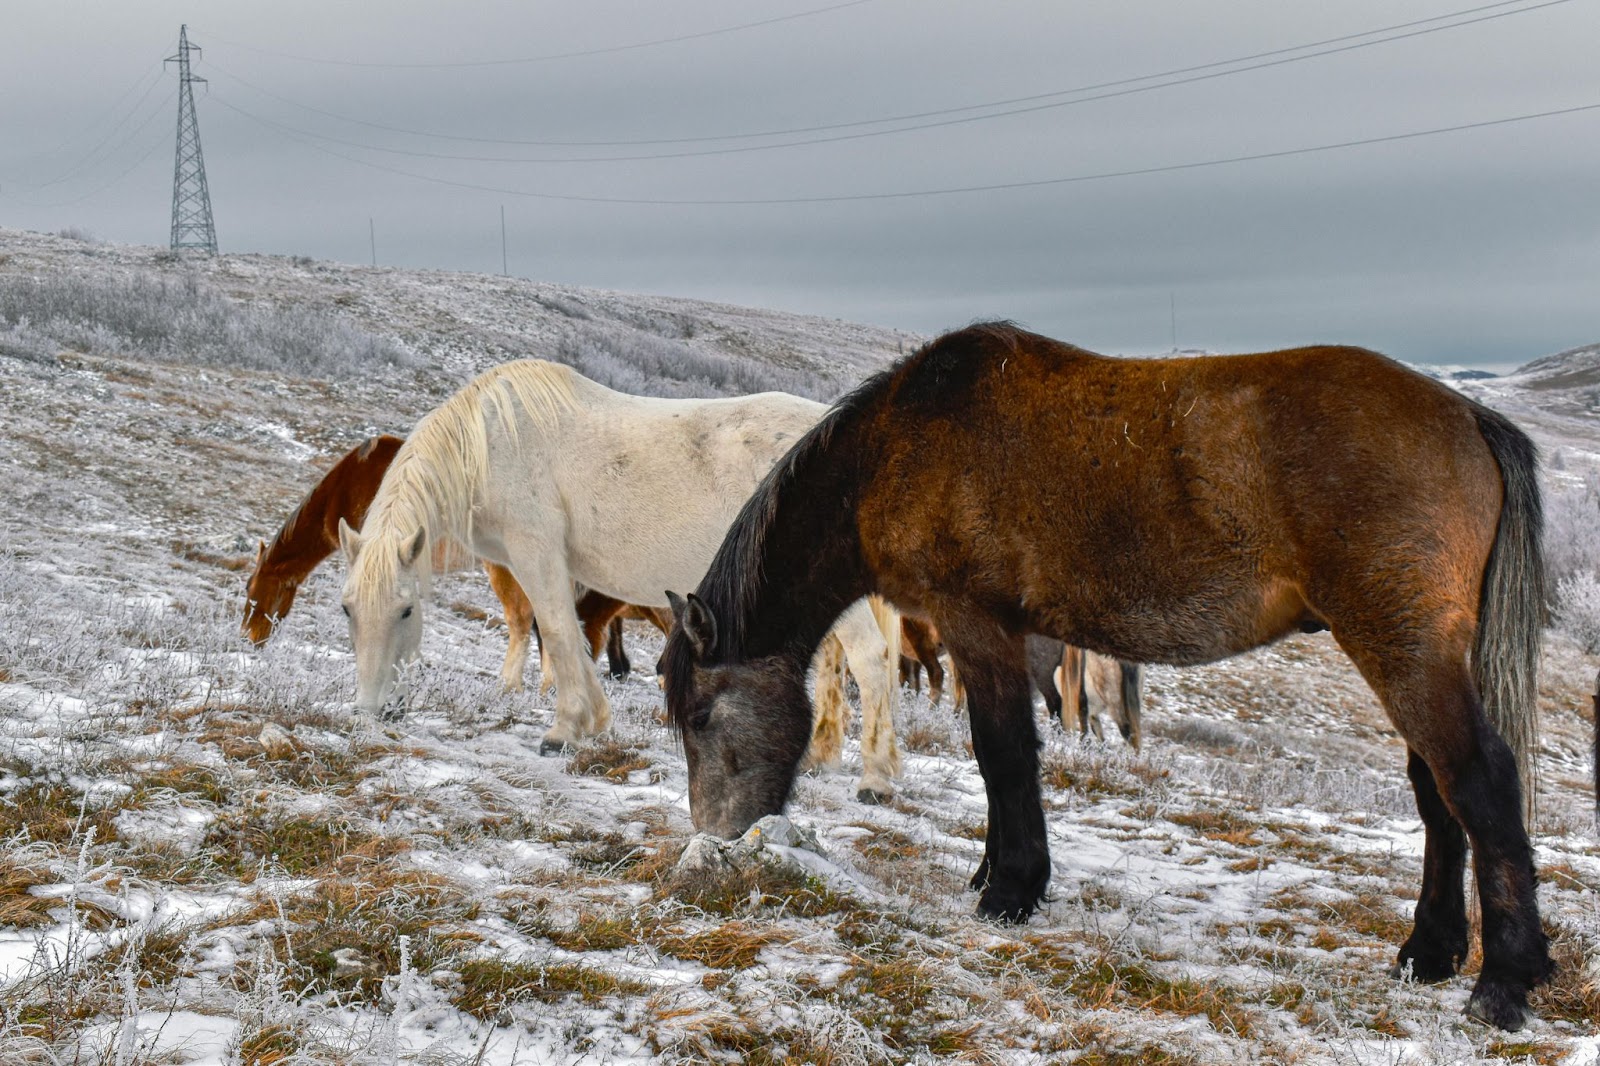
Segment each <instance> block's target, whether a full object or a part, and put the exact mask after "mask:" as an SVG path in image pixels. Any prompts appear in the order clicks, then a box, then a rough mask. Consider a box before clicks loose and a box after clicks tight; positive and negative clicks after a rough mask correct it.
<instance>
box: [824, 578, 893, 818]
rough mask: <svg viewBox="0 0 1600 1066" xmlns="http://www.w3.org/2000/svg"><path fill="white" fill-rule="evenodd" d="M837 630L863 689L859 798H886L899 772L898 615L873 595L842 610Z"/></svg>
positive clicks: (864, 800)
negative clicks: (896, 718) (896, 730)
mask: <svg viewBox="0 0 1600 1066" xmlns="http://www.w3.org/2000/svg"><path fill="white" fill-rule="evenodd" d="M834 633H835V634H836V635H837V637H838V639H839V643H840V645H841V647H842V648H843V649H844V656H845V661H846V662H847V663H848V664H849V666H850V672H851V673H853V674H855V677H856V686H857V687H858V688H859V689H860V690H861V779H860V780H859V781H857V782H856V799H858V800H860V801H861V802H862V803H870V804H878V803H885V802H887V801H888V799H889V797H891V796H893V795H894V779H895V778H897V777H899V776H900V748H899V745H898V744H896V742H895V733H894V705H895V702H896V695H897V693H898V691H899V688H898V686H897V685H896V684H895V667H894V663H895V661H896V660H897V659H899V657H900V649H899V647H898V646H897V645H898V644H899V641H898V639H897V638H898V637H899V635H900V619H899V615H898V614H896V613H895V611H894V610H893V608H891V607H889V606H888V604H885V603H883V602H882V601H881V600H878V599H876V598H873V599H869V600H867V601H864V602H861V603H857V604H855V605H854V606H852V607H851V608H850V609H849V610H847V611H846V612H845V613H844V614H843V615H841V616H840V618H839V621H838V622H837V623H836V625H835V626H834Z"/></svg>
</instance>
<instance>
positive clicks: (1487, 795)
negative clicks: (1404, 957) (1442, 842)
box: [1446, 713, 1555, 1030]
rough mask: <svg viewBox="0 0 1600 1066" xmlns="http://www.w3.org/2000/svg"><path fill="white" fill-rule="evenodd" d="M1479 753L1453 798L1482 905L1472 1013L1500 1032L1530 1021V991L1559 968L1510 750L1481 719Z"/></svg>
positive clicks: (1455, 784) (1454, 783) (1457, 781)
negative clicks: (1537, 892) (1543, 918)
mask: <svg viewBox="0 0 1600 1066" xmlns="http://www.w3.org/2000/svg"><path fill="white" fill-rule="evenodd" d="M1476 732H1477V736H1476V741H1477V743H1476V745H1475V750H1474V751H1473V752H1472V755H1471V757H1470V758H1469V759H1468V760H1466V762H1465V765H1464V766H1462V767H1461V772H1459V773H1458V774H1456V775H1454V777H1453V778H1452V780H1451V787H1450V788H1449V790H1448V792H1447V795H1446V799H1447V800H1448V802H1449V804H1450V806H1451V808H1452V809H1453V810H1454V812H1455V815H1456V817H1457V819H1458V820H1459V821H1460V822H1461V824H1462V826H1463V827H1464V828H1465V829H1466V831H1467V836H1468V837H1469V838H1470V840H1471V842H1472V854H1473V867H1474V871H1475V873H1476V874H1477V879H1478V898H1479V901H1480V902H1481V904H1482V907H1483V971H1482V972H1481V974H1480V975H1479V977H1478V983H1477V986H1476V987H1474V988H1473V990H1472V998H1471V1000H1469V1001H1468V1003H1467V1013H1468V1014H1470V1015H1472V1016H1473V1017H1476V1018H1478V1019H1480V1020H1482V1021H1485V1022H1488V1023H1489V1024H1490V1025H1494V1026H1497V1027H1499V1028H1501V1029H1509V1030H1514V1029H1519V1028H1521V1027H1522V1024H1523V1022H1524V1021H1525V1020H1526V1018H1527V1005H1528V990H1529V989H1530V988H1532V987H1534V986H1535V985H1538V984H1540V983H1542V982H1543V981H1544V980H1545V979H1546V978H1548V977H1549V976H1550V974H1551V973H1552V972H1553V971H1554V968H1555V967H1554V965H1553V963H1552V962H1551V961H1550V945H1549V939H1548V938H1547V937H1546V936H1545V933H1544V928H1543V926H1542V925H1541V924H1540V922H1539V906H1538V903H1537V901H1536V900H1535V898H1534V870H1533V849H1532V847H1531V846H1530V845H1529V843H1528V833H1527V830H1526V829H1525V828H1524V827H1523V824H1522V789H1521V787H1520V784H1519V782H1518V780H1517V766H1516V761H1515V760H1514V759H1513V758H1512V755H1511V749H1510V748H1508V747H1507V746H1506V743H1505V741H1504V740H1502V739H1501V738H1500V735H1499V734H1498V733H1496V732H1495V731H1494V729H1493V727H1491V726H1490V725H1489V724H1488V722H1487V721H1486V720H1485V719H1484V718H1483V716H1482V714H1481V713H1480V714H1479V715H1478V723H1477V730H1476Z"/></svg>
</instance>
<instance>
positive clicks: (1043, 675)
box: [1027, 633, 1144, 750]
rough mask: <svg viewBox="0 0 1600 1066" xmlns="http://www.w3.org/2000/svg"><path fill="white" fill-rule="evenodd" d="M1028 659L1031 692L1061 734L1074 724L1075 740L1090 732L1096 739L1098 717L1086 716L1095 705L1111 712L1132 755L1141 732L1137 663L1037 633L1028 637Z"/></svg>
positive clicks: (1140, 740)
mask: <svg viewBox="0 0 1600 1066" xmlns="http://www.w3.org/2000/svg"><path fill="white" fill-rule="evenodd" d="M1027 654H1028V676H1029V678H1030V679H1032V681H1033V687H1034V688H1036V689H1038V690H1039V695H1041V696H1043V697H1044V708H1045V711H1046V712H1047V713H1048V714H1049V716H1050V717H1051V718H1054V719H1055V720H1056V721H1057V722H1058V723H1060V725H1061V728H1062V729H1070V728H1071V726H1069V725H1068V724H1067V723H1068V722H1069V721H1076V722H1077V723H1078V735H1079V736H1080V737H1087V736H1088V735H1089V734H1090V732H1093V733H1094V735H1095V736H1096V737H1097V738H1098V737H1099V736H1100V735H1101V733H1100V716H1099V715H1098V714H1094V713H1092V712H1091V709H1090V704H1091V702H1094V703H1099V704H1101V705H1103V706H1105V707H1106V708H1108V709H1109V710H1110V711H1111V713H1112V717H1113V718H1114V719H1115V720H1116V723H1117V731H1118V732H1120V733H1121V734H1122V739H1123V740H1126V741H1127V742H1128V743H1129V744H1131V745H1133V747H1134V749H1135V750H1137V749H1138V748H1139V745H1140V743H1141V742H1142V741H1143V739H1144V729H1143V726H1142V724H1141V718H1142V711H1143V707H1142V704H1143V700H1142V697H1141V693H1140V680H1141V677H1140V675H1141V673H1142V671H1141V670H1140V667H1139V664H1138V663H1125V662H1122V661H1121V660H1119V659H1113V658H1111V657H1109V656H1105V655H1100V654H1098V653H1096V652H1092V651H1084V650H1083V649H1082V648H1076V647H1073V646H1072V645H1071V644H1063V643H1062V642H1061V641H1059V640H1056V639H1055V638H1053V637H1042V636H1040V635H1039V634H1037V633H1034V634H1032V635H1030V636H1029V637H1028V640H1027ZM1091 697H1093V699H1092V700H1091Z"/></svg>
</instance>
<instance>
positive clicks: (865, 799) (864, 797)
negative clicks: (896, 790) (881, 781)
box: [856, 788, 893, 807]
mask: <svg viewBox="0 0 1600 1066" xmlns="http://www.w3.org/2000/svg"><path fill="white" fill-rule="evenodd" d="M892 795H893V793H890V792H879V791H878V790H877V789H875V788H863V789H858V790H856V800H857V801H858V802H860V803H865V804H866V805H867V806H868V807H882V806H883V805H884V804H885V803H888V802H889V798H890V797H891V796H892Z"/></svg>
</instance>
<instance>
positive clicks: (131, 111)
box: [18, 66, 165, 191]
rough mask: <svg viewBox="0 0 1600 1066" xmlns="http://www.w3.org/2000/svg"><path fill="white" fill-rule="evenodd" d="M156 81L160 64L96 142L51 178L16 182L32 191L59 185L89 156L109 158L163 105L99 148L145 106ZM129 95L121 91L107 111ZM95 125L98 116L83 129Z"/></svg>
mask: <svg viewBox="0 0 1600 1066" xmlns="http://www.w3.org/2000/svg"><path fill="white" fill-rule="evenodd" d="M141 83H142V79H141ZM159 84H161V68H160V67H159V66H157V68H156V78H155V80H154V81H152V82H151V83H150V84H149V85H147V86H145V90H144V92H143V93H141V94H140V96H139V99H138V100H137V101H135V102H134V105H133V106H132V107H131V108H128V109H127V112H126V115H125V117H118V118H117V120H116V121H115V122H113V123H112V124H111V125H110V126H109V127H108V128H107V129H106V132H105V136H103V137H101V138H100V140H99V141H97V142H95V144H94V146H93V147H92V148H90V149H89V150H88V151H87V152H85V153H83V155H81V156H79V157H78V159H77V160H76V161H75V162H73V163H71V164H69V165H68V166H67V168H66V169H65V170H61V171H58V172H57V173H56V175H55V176H54V177H52V178H50V179H48V180H46V181H41V182H20V183H18V184H21V185H22V187H23V188H27V189H32V190H34V191H38V190H40V189H48V188H50V187H51V186H52V185H60V184H61V183H62V182H64V181H67V180H69V179H71V178H73V177H75V176H77V174H78V172H80V171H81V170H83V169H84V167H86V166H87V165H88V164H89V162H90V161H91V160H93V159H95V158H96V157H97V156H100V157H103V158H110V157H111V156H113V155H115V154H116V153H117V152H119V151H121V150H122V148H123V146H124V145H126V144H127V143H128V142H129V141H131V140H132V139H133V138H134V137H136V136H138V134H139V133H140V132H142V131H143V130H144V128H145V127H146V126H148V125H149V124H150V122H151V120H152V119H153V118H154V117H155V116H156V115H157V114H159V113H160V112H161V109H162V108H163V107H165V103H163V104H161V105H158V106H157V107H156V109H155V110H154V111H151V112H150V113H149V114H148V115H146V116H145V118H144V121H143V122H141V123H140V124H139V126H138V127H137V128H136V129H135V130H134V131H133V132H132V133H129V134H128V135H126V136H124V137H123V138H122V140H121V141H119V142H118V143H117V145H116V147H114V148H112V149H110V150H109V151H105V152H102V149H104V148H105V146H106V145H107V144H109V143H111V141H112V139H113V138H115V137H116V136H117V135H118V133H120V132H121V130H122V127H124V126H125V125H126V124H127V123H129V122H132V121H133V116H134V115H136V114H138V112H139V108H141V107H142V106H144V102H145V101H146V100H148V99H149V98H150V94H151V93H152V92H154V91H155V89H156V86H157V85H159ZM135 88H137V84H136V85H135ZM129 95H131V93H124V94H123V98H122V100H119V101H118V102H117V104H116V105H115V106H114V107H113V108H112V111H111V112H107V114H111V113H120V112H121V111H122V106H121V105H122V103H123V101H125V100H126V99H127V97H128V96H129ZM96 125H99V121H98V120H97V121H96V122H95V123H93V124H91V126H88V127H85V132H87V130H89V129H92V128H93V127H94V126H96ZM66 143H71V139H70V138H69V140H68V141H67V142H66ZM64 146H65V145H63V147H64ZM58 152H60V149H59V148H58V149H56V150H55V152H51V153H47V154H49V155H54V154H57V153H58Z"/></svg>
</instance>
